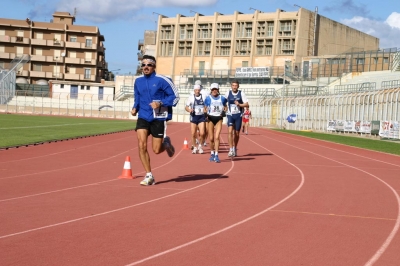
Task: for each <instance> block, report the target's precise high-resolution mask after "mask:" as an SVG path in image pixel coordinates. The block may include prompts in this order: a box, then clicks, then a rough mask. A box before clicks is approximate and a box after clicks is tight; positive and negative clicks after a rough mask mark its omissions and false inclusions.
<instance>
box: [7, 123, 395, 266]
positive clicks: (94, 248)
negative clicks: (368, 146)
mask: <svg viewBox="0 0 400 266" xmlns="http://www.w3.org/2000/svg"><path fill="white" fill-rule="evenodd" d="M168 133H169V135H170V136H171V139H172V141H173V144H174V146H175V148H176V154H175V156H174V157H173V158H172V159H171V158H169V157H168V156H167V155H166V154H160V155H158V156H156V155H154V154H153V153H152V152H150V155H151V160H152V167H153V174H154V176H155V178H156V181H157V185H156V186H151V187H141V186H140V185H139V182H140V181H141V179H142V178H143V174H144V173H143V168H142V166H141V164H140V161H139V158H138V155H137V153H138V151H137V141H136V135H135V132H133V131H132V132H124V133H118V134H111V135H103V136H98V137H92V138H86V139H76V140H70V141H63V142H57V143H50V144H43V145H39V146H31V147H24V148H18V149H10V150H4V151H0V215H1V216H0V265H241V266H242V265H385V266H386V265H400V233H399V224H400V210H399V208H400V207H399V206H400V197H399V194H400V174H399V173H400V157H398V156H393V155H388V154H383V153H378V152H372V151H367V150H363V149H357V148H352V147H347V146H343V145H338V144H332V143H328V142H323V141H318V140H313V139H308V138H304V137H299V136H293V135H289V134H285V133H280V132H274V131H271V130H266V129H259V128H251V129H250V134H249V135H247V136H246V135H241V141H240V145H239V150H238V153H239V156H238V157H237V158H235V160H234V161H231V160H230V159H228V158H227V150H226V149H227V134H226V133H227V130H226V128H224V129H223V133H222V135H221V138H222V139H221V142H222V143H221V150H220V158H221V159H222V161H221V163H220V164H216V163H209V162H208V157H209V149H208V147H207V148H206V152H207V154H204V155H199V154H196V155H192V154H191V153H190V150H182V149H181V148H182V146H183V140H184V138H187V139H189V125H188V124H182V123H172V124H170V125H169V126H168ZM189 145H190V143H189ZM128 155H129V156H130V157H131V165H132V170H133V173H134V176H135V177H137V178H136V179H133V180H132V179H118V178H117V177H118V176H119V175H120V174H121V172H122V167H123V164H124V160H125V157H126V156H128Z"/></svg>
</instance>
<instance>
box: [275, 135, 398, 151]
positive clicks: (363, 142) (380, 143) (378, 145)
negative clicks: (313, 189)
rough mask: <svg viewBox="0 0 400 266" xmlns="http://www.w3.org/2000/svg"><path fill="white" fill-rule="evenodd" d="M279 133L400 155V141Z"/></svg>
mask: <svg viewBox="0 0 400 266" xmlns="http://www.w3.org/2000/svg"><path fill="white" fill-rule="evenodd" d="M275 130H277V131H281V132H286V133H289V134H294V135H300V136H304V137H309V138H313V139H320V140H326V141H330V142H335V143H340V144H344V145H348V146H354V147H359V148H363V149H368V150H374V151H380V152H385V153H390V154H396V155H400V143H399V141H387V140H381V139H379V138H377V139H369V138H366V137H360V136H351V135H343V134H341V135H339V134H337V133H330V134H328V133H317V132H305V131H296V130H280V129H275Z"/></svg>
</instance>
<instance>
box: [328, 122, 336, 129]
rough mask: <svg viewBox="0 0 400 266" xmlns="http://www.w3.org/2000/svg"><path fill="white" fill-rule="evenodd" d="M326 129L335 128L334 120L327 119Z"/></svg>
mask: <svg viewBox="0 0 400 266" xmlns="http://www.w3.org/2000/svg"><path fill="white" fill-rule="evenodd" d="M326 130H328V131H335V130H336V120H329V121H328V127H327V129H326Z"/></svg>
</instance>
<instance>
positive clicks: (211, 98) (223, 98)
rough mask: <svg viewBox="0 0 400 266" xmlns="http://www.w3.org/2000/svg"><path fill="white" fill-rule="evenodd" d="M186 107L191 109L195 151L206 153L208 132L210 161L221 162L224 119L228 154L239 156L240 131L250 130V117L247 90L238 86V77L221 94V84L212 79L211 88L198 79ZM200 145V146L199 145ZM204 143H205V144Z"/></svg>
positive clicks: (193, 147)
mask: <svg viewBox="0 0 400 266" xmlns="http://www.w3.org/2000/svg"><path fill="white" fill-rule="evenodd" d="M185 110H186V111H187V112H188V113H190V129H191V138H192V143H193V145H192V153H193V154H196V153H200V154H202V153H204V150H203V146H204V143H206V139H207V136H208V138H209V141H210V150H211V151H210V153H211V155H210V159H209V160H210V162H216V163H219V162H220V158H219V155H218V151H219V144H220V134H221V130H222V123H223V119H224V117H225V116H226V120H227V125H228V143H229V153H228V156H229V157H235V156H237V146H238V143H239V138H240V131H241V130H242V131H243V132H246V134H247V133H248V124H249V120H250V118H251V112H250V109H249V102H248V99H247V97H246V94H245V93H244V92H243V91H241V90H239V81H237V80H234V81H232V82H231V90H229V91H227V92H226V93H225V95H220V92H219V84H218V83H212V84H211V86H210V92H207V91H206V89H204V88H203V87H202V86H201V82H200V81H196V82H195V85H194V87H193V93H192V94H190V95H189V97H188V99H187V101H186V107H185ZM196 145H198V146H196ZM202 145H203V146H202Z"/></svg>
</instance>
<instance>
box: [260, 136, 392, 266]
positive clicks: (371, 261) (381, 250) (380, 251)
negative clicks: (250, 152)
mask: <svg viewBox="0 0 400 266" xmlns="http://www.w3.org/2000/svg"><path fill="white" fill-rule="evenodd" d="M262 137H264V138H268V139H270V140H273V141H276V142H280V143H283V144H285V145H289V144H287V143H286V142H284V141H279V140H276V139H274V138H270V137H267V136H265V135H262ZM296 141H297V140H296ZM307 143H308V142H307ZM316 145H318V144H316ZM289 146H290V147H293V148H296V149H299V150H302V151H305V152H308V153H312V154H314V155H317V156H320V157H322V158H325V159H328V160H330V161H333V162H337V163H339V164H342V165H345V166H347V167H349V168H353V169H355V170H358V171H360V172H363V173H365V174H367V175H370V176H372V177H373V178H375V179H377V180H378V181H380V182H381V183H383V184H384V185H385V186H387V187H388V188H389V189H390V190H391V191H392V192H393V194H394V196H395V198H396V200H397V217H396V222H395V225H394V227H393V229H392V231H391V232H390V234H389V236H388V237H387V238H386V240H385V241H384V242H383V244H382V245H381V247H380V248H379V249H378V250H377V251H376V253H375V254H374V255H373V256H372V257H371V258H370V259H369V261H368V262H367V263H366V264H365V265H366V266H371V265H373V264H374V263H375V262H376V261H378V259H379V258H380V257H381V256H382V254H383V253H384V252H385V251H386V249H387V248H388V247H389V245H390V243H391V242H392V240H393V238H394V237H395V235H396V234H397V232H398V231H399V228H400V196H399V194H398V193H397V191H396V190H395V189H394V188H393V187H392V186H390V185H389V184H388V183H386V182H385V181H383V180H382V179H380V178H379V177H377V176H376V175H373V174H371V173H369V172H367V171H365V170H363V169H361V168H358V167H355V166H352V165H349V164H346V163H342V162H340V161H336V160H333V159H330V158H328V157H325V156H323V155H320V154H317V153H314V152H311V151H308V150H305V149H302V148H299V147H295V146H294V145H289ZM318 146H321V147H323V148H328V147H324V146H322V145H318ZM328 149H332V150H335V151H339V152H344V153H347V154H351V155H357V154H354V153H351V152H345V151H342V150H338V149H334V148H328ZM360 157H363V158H368V157H365V156H361V155H360ZM368 159H370V160H374V161H378V162H381V163H387V162H385V161H380V160H376V159H373V158H368ZM387 164H390V165H394V166H398V165H396V164H392V163H387Z"/></svg>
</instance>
